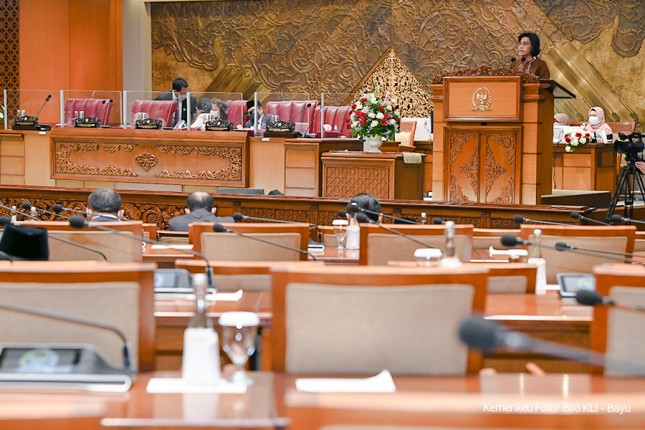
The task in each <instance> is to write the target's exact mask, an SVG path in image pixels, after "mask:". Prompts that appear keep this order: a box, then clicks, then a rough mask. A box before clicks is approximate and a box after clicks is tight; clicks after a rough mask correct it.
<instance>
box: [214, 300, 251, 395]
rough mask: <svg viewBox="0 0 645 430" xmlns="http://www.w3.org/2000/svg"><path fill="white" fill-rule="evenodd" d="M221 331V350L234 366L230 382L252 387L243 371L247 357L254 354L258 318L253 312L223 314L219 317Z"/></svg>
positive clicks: (249, 379)
mask: <svg viewBox="0 0 645 430" xmlns="http://www.w3.org/2000/svg"><path fill="white" fill-rule="evenodd" d="M219 325H220V328H221V331H222V349H223V350H224V352H225V353H226V355H228V358H230V359H231V361H232V362H233V365H234V366H235V372H234V373H233V374H232V375H231V377H230V381H231V382H234V383H242V384H245V385H252V384H253V379H251V378H250V377H249V376H248V375H247V374H246V372H245V371H244V366H245V365H246V362H247V361H248V359H249V356H250V355H251V354H253V352H255V338H256V335H257V329H258V326H259V325H260V317H259V316H258V314H256V313H254V312H224V313H223V314H222V315H221V316H220V317H219Z"/></svg>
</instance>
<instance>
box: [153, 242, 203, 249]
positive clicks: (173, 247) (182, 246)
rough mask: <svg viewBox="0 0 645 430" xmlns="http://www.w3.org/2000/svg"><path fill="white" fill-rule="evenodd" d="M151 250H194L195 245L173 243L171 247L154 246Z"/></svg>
mask: <svg viewBox="0 0 645 430" xmlns="http://www.w3.org/2000/svg"><path fill="white" fill-rule="evenodd" d="M150 248H151V249H193V245H189V244H185V243H173V244H169V245H159V244H156V245H152V246H151V247H150Z"/></svg>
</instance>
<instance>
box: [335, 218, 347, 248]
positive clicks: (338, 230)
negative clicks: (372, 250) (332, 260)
mask: <svg viewBox="0 0 645 430" xmlns="http://www.w3.org/2000/svg"><path fill="white" fill-rule="evenodd" d="M331 224H332V225H333V226H334V234H335V235H336V242H337V244H338V250H339V251H342V250H343V249H344V248H345V240H346V239H347V225H348V224H349V223H348V222H347V220H346V219H335V220H333V221H332V223H331Z"/></svg>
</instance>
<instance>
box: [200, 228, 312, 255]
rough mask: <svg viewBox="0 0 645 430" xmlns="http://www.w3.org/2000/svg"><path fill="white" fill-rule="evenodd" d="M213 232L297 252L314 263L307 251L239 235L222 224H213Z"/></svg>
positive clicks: (247, 235) (255, 237)
mask: <svg viewBox="0 0 645 430" xmlns="http://www.w3.org/2000/svg"><path fill="white" fill-rule="evenodd" d="M213 231H214V232H215V233H233V234H234V235H236V236H239V237H244V238H247V239H251V240H256V241H258V242H262V243H266V244H267V245H273V246H277V247H278V248H283V249H288V250H290V251H295V252H298V253H300V254H305V255H307V256H308V257H311V259H312V260H314V261H316V256H315V255H313V254H312V253H311V252H309V251H305V250H303V249H300V248H295V247H293V246H289V245H284V244H282V243H277V242H273V241H270V240H266V239H263V238H261V237H258V236H252V235H250V234H244V233H240V232H238V231H235V230H231V229H230V228H226V227H224V226H223V225H222V224H220V223H218V222H216V223H215V224H213Z"/></svg>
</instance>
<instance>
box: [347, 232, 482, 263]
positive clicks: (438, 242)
mask: <svg viewBox="0 0 645 430" xmlns="http://www.w3.org/2000/svg"><path fill="white" fill-rule="evenodd" d="M386 227H388V228H391V229H395V230H397V231H399V232H401V233H403V234H405V235H408V236H410V237H413V238H414V239H416V240H420V241H421V242H423V243H425V244H428V245H429V246H433V247H436V248H439V249H441V250H443V249H444V248H445V238H444V235H445V230H446V228H445V226H444V225H405V224H396V225H395V224H386ZM360 240H361V245H360V257H359V260H358V264H360V265H383V264H387V262H388V261H397V260H398V261H401V260H414V250H415V249H418V248H423V245H421V244H419V243H416V242H413V241H411V240H409V239H406V238H404V237H401V236H399V235H397V234H395V233H392V232H389V231H387V230H385V229H383V228H381V227H379V226H377V225H374V224H361V239H360ZM472 244H473V226H472V225H456V226H455V253H456V255H457V257H458V258H459V260H461V261H463V262H467V261H470V254H471V251H472V246H473V245H472Z"/></svg>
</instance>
